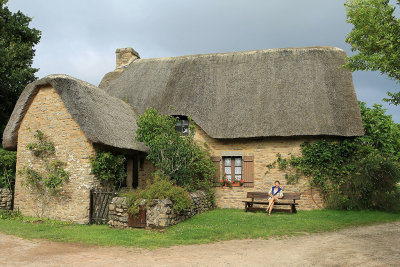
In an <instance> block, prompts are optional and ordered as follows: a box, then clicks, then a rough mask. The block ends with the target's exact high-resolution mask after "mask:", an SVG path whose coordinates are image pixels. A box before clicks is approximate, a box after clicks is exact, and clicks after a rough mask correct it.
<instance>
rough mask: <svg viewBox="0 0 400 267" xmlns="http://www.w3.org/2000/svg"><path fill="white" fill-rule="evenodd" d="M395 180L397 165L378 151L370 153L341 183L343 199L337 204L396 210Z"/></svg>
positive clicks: (399, 196) (398, 196)
mask: <svg viewBox="0 0 400 267" xmlns="http://www.w3.org/2000/svg"><path fill="white" fill-rule="evenodd" d="M399 182H400V165H399V164H398V163H396V162H395V161H393V160H392V159H390V158H386V157H383V156H382V155H380V154H379V153H376V152H375V153H371V154H370V155H368V156H367V157H366V158H364V159H362V160H361V161H360V162H359V163H358V164H357V167H356V172H355V173H352V174H351V175H350V176H349V179H346V180H345V182H344V183H343V184H342V185H341V190H340V191H341V192H343V194H342V195H343V200H344V202H343V203H342V205H341V206H339V208H341V209H378V210H397V209H398V201H399V199H400V191H399V190H398V187H397V184H398V183H399Z"/></svg>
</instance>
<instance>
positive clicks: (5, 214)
mask: <svg viewBox="0 0 400 267" xmlns="http://www.w3.org/2000/svg"><path fill="white" fill-rule="evenodd" d="M20 218H22V214H21V212H20V211H19V209H17V210H0V220H10V219H11V220H14V219H20Z"/></svg>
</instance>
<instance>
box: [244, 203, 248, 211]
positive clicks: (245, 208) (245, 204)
mask: <svg viewBox="0 0 400 267" xmlns="http://www.w3.org/2000/svg"><path fill="white" fill-rule="evenodd" d="M244 212H247V203H246V202H245V203H244Z"/></svg>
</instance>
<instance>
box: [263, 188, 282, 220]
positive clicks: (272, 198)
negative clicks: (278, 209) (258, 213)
mask: <svg viewBox="0 0 400 267" xmlns="http://www.w3.org/2000/svg"><path fill="white" fill-rule="evenodd" d="M274 184H275V185H274V186H273V187H272V188H271V189H270V190H269V192H268V195H269V198H268V201H269V204H268V208H267V212H268V216H270V215H271V211H272V208H273V207H274V204H275V202H279V199H280V198H282V197H283V191H282V188H281V187H280V185H281V183H280V182H279V181H275V183H274Z"/></svg>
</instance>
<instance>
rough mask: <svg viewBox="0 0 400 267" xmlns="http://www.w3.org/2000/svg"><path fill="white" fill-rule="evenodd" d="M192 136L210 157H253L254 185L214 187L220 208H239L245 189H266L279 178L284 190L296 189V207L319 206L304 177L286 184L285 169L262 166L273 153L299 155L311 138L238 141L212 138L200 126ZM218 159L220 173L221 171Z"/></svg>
mask: <svg viewBox="0 0 400 267" xmlns="http://www.w3.org/2000/svg"><path fill="white" fill-rule="evenodd" d="M195 139H196V140H197V141H198V142H200V143H204V142H205V143H206V144H207V145H208V147H209V148H210V150H211V154H212V155H213V156H242V157H243V156H254V187H250V188H244V187H232V188H229V187H224V188H222V187H216V188H215V197H216V205H217V207H220V208H237V209H243V208H244V204H243V203H242V200H245V199H246V194H247V192H253V191H264V192H265V191H269V189H270V188H271V187H272V185H273V183H274V181H276V180H279V181H280V182H281V186H282V188H283V190H284V192H300V193H301V200H300V201H298V202H299V206H298V208H299V209H318V208H322V207H323V202H322V199H321V197H320V195H319V193H318V191H317V190H316V189H315V188H311V187H310V185H309V183H308V182H307V179H306V178H301V179H300V181H299V183H297V184H294V185H288V184H287V183H286V179H285V172H284V171H281V170H279V168H278V167H276V168H274V169H271V170H269V172H268V173H266V171H267V170H268V169H267V167H266V165H267V164H270V163H272V162H274V161H275V160H276V154H277V153H280V154H281V155H282V157H286V156H288V155H289V154H293V155H299V154H300V153H301V150H300V144H301V143H303V142H304V141H311V140H312V139H306V138H294V137H288V138H262V139H240V140H218V139H213V138H211V137H210V136H209V135H207V133H205V132H204V131H203V130H202V129H201V128H200V127H198V126H196V135H195ZM223 173H224V172H223V170H222V162H221V174H223Z"/></svg>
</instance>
